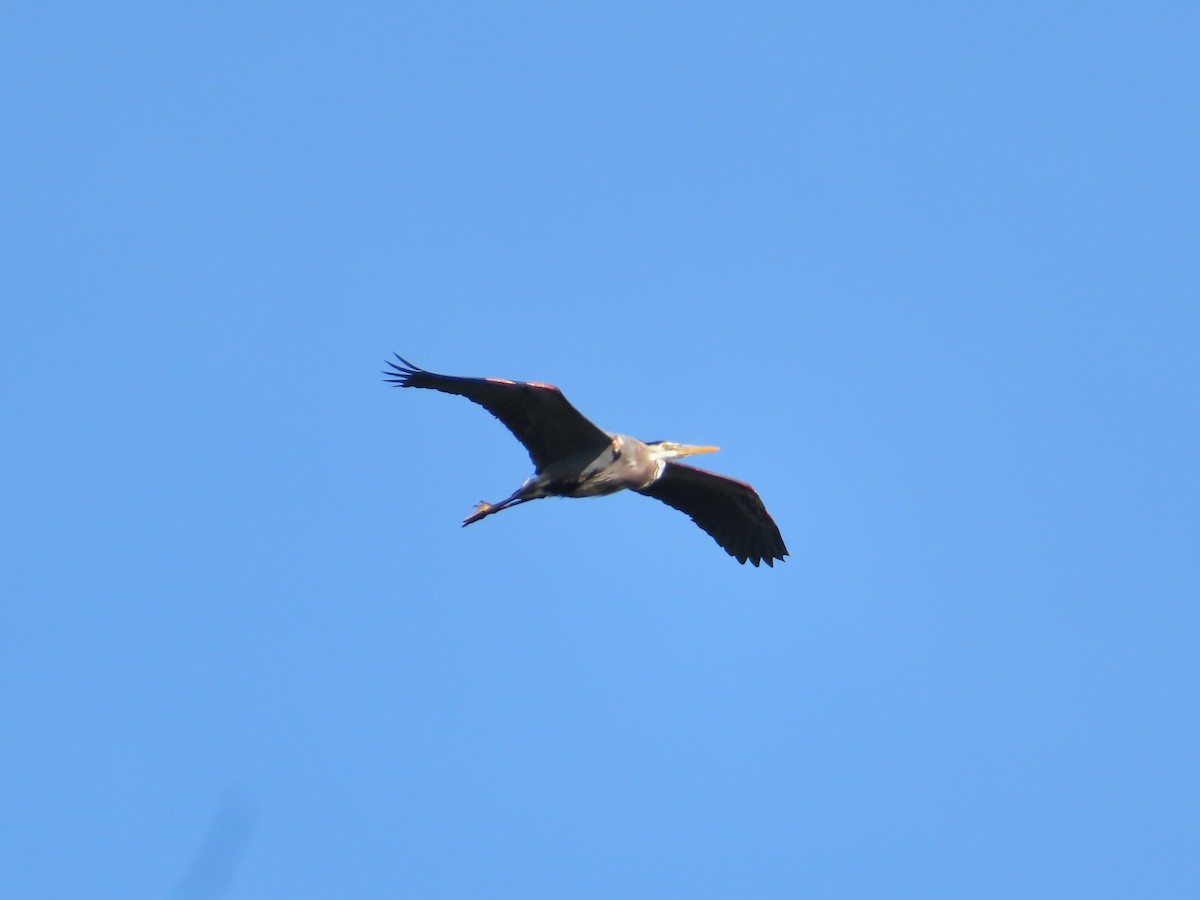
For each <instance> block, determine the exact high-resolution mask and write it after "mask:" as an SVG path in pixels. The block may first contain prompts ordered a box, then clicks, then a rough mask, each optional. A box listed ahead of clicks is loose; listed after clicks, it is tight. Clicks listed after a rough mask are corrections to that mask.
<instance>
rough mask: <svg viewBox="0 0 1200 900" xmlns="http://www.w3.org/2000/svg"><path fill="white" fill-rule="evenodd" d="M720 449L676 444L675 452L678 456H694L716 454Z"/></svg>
mask: <svg viewBox="0 0 1200 900" xmlns="http://www.w3.org/2000/svg"><path fill="white" fill-rule="evenodd" d="M720 449H721V448H720V447H708V446H704V445H699V444H676V445H675V452H676V453H678V454H679V455H680V456H695V455H696V454H698V453H716V452H717V451H718V450H720Z"/></svg>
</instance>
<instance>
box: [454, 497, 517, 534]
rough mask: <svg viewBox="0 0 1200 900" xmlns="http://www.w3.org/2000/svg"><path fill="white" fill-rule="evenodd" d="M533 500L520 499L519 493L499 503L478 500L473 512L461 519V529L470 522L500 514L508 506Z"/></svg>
mask: <svg viewBox="0 0 1200 900" xmlns="http://www.w3.org/2000/svg"><path fill="white" fill-rule="evenodd" d="M533 499H534V498H533V497H522V496H521V491H517V492H516V493H515V494H513V495H512V496H511V497H506V498H504V499H503V500H501V501H500V502H499V503H488V502H487V501H486V500H480V501H479V502H478V503H476V504H475V511H474V512H473V513H471V514H470V515H469V516H467V517H466V518H465V519H463V528H466V527H467V526H468V525H470V524H471V523H472V522H478V521H479V520H480V519H482V518H484V517H485V516H490V515H491V514H492V513H495V512H500V510H502V509H508V508H509V507H510V506H516V505H517V504H518V503H524V502H526V501H527V500H533Z"/></svg>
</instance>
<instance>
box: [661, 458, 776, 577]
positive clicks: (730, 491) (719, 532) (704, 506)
mask: <svg viewBox="0 0 1200 900" xmlns="http://www.w3.org/2000/svg"><path fill="white" fill-rule="evenodd" d="M638 493H640V494H645V495H646V496H647V497H653V498H654V499H655V500H661V501H662V502H663V503H665V504H667V505H668V506H673V507H675V508H676V509H677V510H679V511H680V512H685V513H687V514H688V515H689V516H691V517H692V521H693V522H695V523H696V524H697V525H699V526H700V527H701V528H703V529H704V530H705V531H707V532H708V533H709V534H710V535H712V537H713V540H715V541H716V542H717V543H718V544H720V545H721V546H722V547H724V548H725V552H726V553H728V554H729V555H730V556H734V557H737V561H738V562H740V563H743V564H744V563H745V562H746V561H747V560H749V561H750V562H752V563H754V565H756V566H757V565H758V564H759V563H760V562H766V564H767V565H768V566H774V565H775V560H777V559H778V560H782V559H783V558H784V557H785V556H787V555H788V550H787V547H785V546H784V544H783V536H782V535H781V534H780V533H779V528H778V526H776V524H775V520H774V519H772V518H771V514H770V513H768V512H767V508H766V507H765V506H763V502H762V499H761V498H760V497H759V496H758V492H757V491H755V490H754V488H752V487H750V485H748V484H745V483H743V482H741V481H735V480H734V479H732V478H726V477H725V476H723V475H716V474H714V473H712V472H706V471H704V470H703V469H697V468H695V467H693V466H687V465H684V464H682V463H676V462H669V463H667V465H666V467H665V468H664V469H663V473H662V475H661V476H660V477H659V478H658V479H657V480H656V481H653V482H651V483H650V484H648V485H647V486H646V487H644V488H640V489H639V490H638Z"/></svg>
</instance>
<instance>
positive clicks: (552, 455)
mask: <svg viewBox="0 0 1200 900" xmlns="http://www.w3.org/2000/svg"><path fill="white" fill-rule="evenodd" d="M396 359H398V360H399V361H400V364H399V365H397V364H396V363H394V362H390V361H389V362H388V364H387V365H388V366H389V367H390V371H385V372H384V375H386V376H387V380H388V381H390V382H391V383H392V384H395V385H398V386H400V387H415V388H432V389H433V390H435V391H442V392H444V393H447V394H458V395H459V396H462V397H466V398H467V399H468V400H471V401H474V402H475V403H478V404H479V405H480V406H482V407H483V408H484V409H486V410H487V411H488V412H490V413H491V414H492V415H493V416H495V417H496V418H497V419H499V420H500V421H501V422H503V423H504V424H505V426H507V428H508V430H509V431H511V432H512V433H513V436H514V437H515V438H516V439H517V440H518V441H520V442H521V443H522V444H524V445H525V449H526V450H528V451H529V457H530V459H532V460H533V464H534V466H536V467H537V469H538V471H541V469H542V468H543V467H544V466H546V465H548V464H549V463H551V462H553V461H554V460H556V459H563V458H565V457H568V456H571V455H573V454H576V453H580V452H585V451H594V452H596V453H599V452H600V451H601V450H603V449H604V448H605V447H606V446H607V445H608V444H610V443H611V442H612V438H611V437H610V436H609V435H608V434H606V433H605V432H604V431H602V430H601V429H600V428H598V427H597V426H596V425H594V424H593V423H592V422H591V421H589V420H588V418H587V417H586V416H584V415H583V413H581V412H580V411H579V410H577V409H576V408H575V407H574V406H572V405H571V404H570V403H568V402H567V398H566V397H564V396H563V395H562V391H560V390H559V389H558V388H556V387H555V386H554V385H552V384H541V383H539V382H536V381H508V380H507V379H504V378H459V377H456V376H453V375H438V374H437V373H436V372H426V371H425V370H424V369H420V368H418V367H417V366H414V365H413V364H412V363H410V362H409V361H408V360H406V359H404V357H402V356H400V355H399V354H396Z"/></svg>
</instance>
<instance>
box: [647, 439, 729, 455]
mask: <svg viewBox="0 0 1200 900" xmlns="http://www.w3.org/2000/svg"><path fill="white" fill-rule="evenodd" d="M646 446H647V447H649V448H650V452H651V453H652V454H653V455H654V458H655V459H681V458H682V457H684V456H695V455H696V454H697V453H716V452H717V451H718V450H720V449H721V448H720V447H707V446H703V445H698V444H677V443H675V442H674V441H651V442H650V443H648V444H647V445H646Z"/></svg>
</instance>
